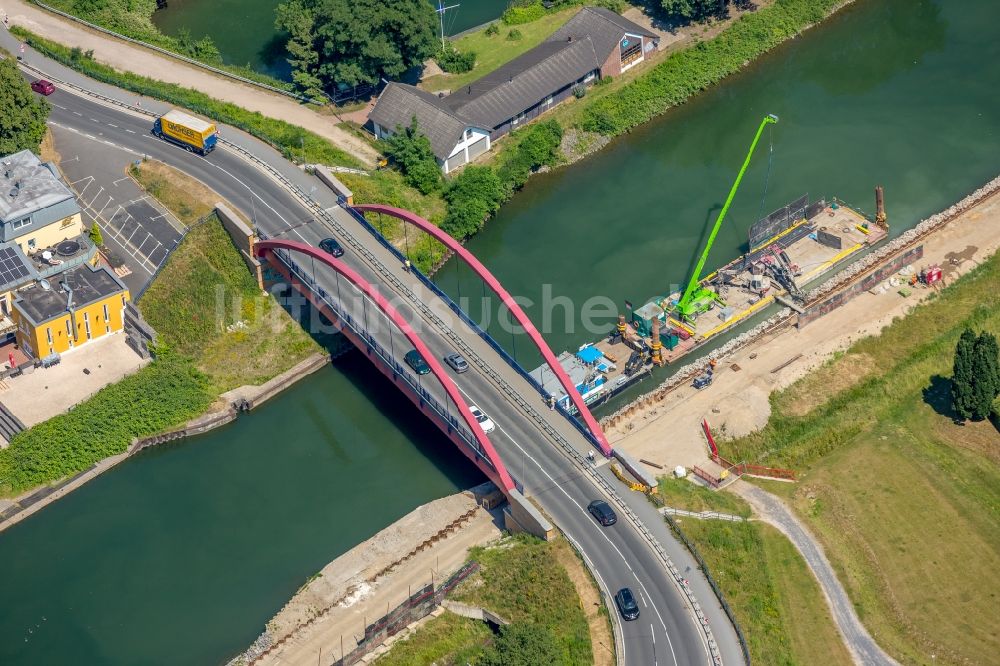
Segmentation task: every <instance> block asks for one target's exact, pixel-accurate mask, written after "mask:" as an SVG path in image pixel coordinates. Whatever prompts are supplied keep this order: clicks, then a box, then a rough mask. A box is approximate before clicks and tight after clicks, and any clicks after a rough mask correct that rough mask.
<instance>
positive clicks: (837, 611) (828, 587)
mask: <svg viewBox="0 0 1000 666" xmlns="http://www.w3.org/2000/svg"><path fill="white" fill-rule="evenodd" d="M731 490H732V491H733V492H735V493H736V494H737V495H739V496H740V497H742V498H743V499H745V500H746V501H747V502H749V503H750V506H752V507H753V510H754V511H755V512H756V513H757V514H758V515H759V516H760V518H761V520H763V521H765V522H767V523H770V524H771V525H774V526H775V527H776V528H777V529H778V530H779V531H780V532H781V533H782V534H784V535H785V536H786V537H788V539H789V540H790V541H791V542H792V543H793V544H794V545H795V548H796V549H798V551H799V553H801V554H802V557H803V559H805V561H806V564H807V565H808V566H809V569H810V570H812V572H813V575H814V576H816V580H817V581H818V582H819V586H820V588H821V589H822V590H823V595H824V596H825V597H826V600H827V604H828V605H829V606H830V611H831V614H832V615H833V620H834V622H836V624H837V629H838V630H839V631H840V634H841V636H843V638H844V644H845V645H846V646H847V649H848V650H849V651H850V652H851V656H852V657H854V661H855V663H857V664H864V665H865V666H869V665H875V664H894V665H896V664H898V662H896V661H895V660H894V659H893V658H892V657H890V656H889V655H887V654H886V653H885V652H884V651H883V650H882V648H881V647H879V646H878V644H877V643H876V642H875V641H874V640H873V639H872V637H871V635H870V634H869V633H868V630H867V629H865V626H864V625H863V624H861V620H860V619H859V618H858V615H857V613H855V611H854V605H853V604H852V603H851V600H850V598H849V597H848V596H847V592H846V591H845V590H844V587H843V585H841V584H840V581H839V580H838V579H837V575H836V574H835V573H834V572H833V567H831V566H830V561H829V560H827V559H826V555H825V554H824V553H823V547H822V546H821V545H820V544H819V542H818V541H816V538H815V537H814V536H813V535H812V534H811V533H810V532H809V530H808V529H806V527H805V525H803V524H802V522H801V521H799V519H798V518H796V517H795V515H794V514H793V513H792V511H791V510H790V509H789V508H788V507H787V506H785V505H784V503H782V501H781V500H780V499H778V498H777V497H775V496H774V495H772V494H771V493H769V492H767V491H765V490H763V489H761V488H758V487H757V486H754V485H751V484H749V483H747V482H746V481H737V482H736V483H735V484H733V485H732V487H731Z"/></svg>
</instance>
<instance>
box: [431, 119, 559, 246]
mask: <svg viewBox="0 0 1000 666" xmlns="http://www.w3.org/2000/svg"><path fill="white" fill-rule="evenodd" d="M515 139H516V143H515V144H514V146H513V147H512V148H511V149H509V150H508V151H506V152H504V153H503V154H502V155H501V156H500V159H499V160H498V164H497V166H495V167H487V166H469V167H466V168H465V170H464V171H462V173H461V174H459V176H458V177H457V178H455V180H453V181H452V183H451V185H450V186H449V187H448V189H447V190H446V191H445V193H444V198H445V200H446V201H447V202H448V215H447V216H446V217H445V219H444V222H443V223H442V224H441V228H442V229H444V230H445V231H446V232H448V233H449V234H450V235H451V236H452V237H453V238H456V239H458V240H462V239H463V238H466V237H468V236H471V235H472V234H474V233H476V232H477V231H479V230H480V229H481V228H482V226H483V223H485V222H486V220H487V219H488V218H489V216H490V215H493V214H494V213H496V212H497V211H498V210H500V206H501V205H503V203H504V202H505V201H507V200H508V199H509V198H510V197H511V196H512V195H513V194H514V192H516V191H517V190H518V189H520V188H521V186H523V185H524V183H525V181H526V180H528V177H529V176H530V175H531V173H532V172H533V171H534V170H536V169H538V168H539V167H541V166H545V165H553V164H555V163H556V162H558V160H559V143H560V142H561V141H562V127H561V126H560V125H559V123H558V122H557V121H555V120H549V121H546V122H544V123H538V124H537V125H532V126H530V127H528V128H526V129H524V130H521V131H519V132H517V133H515V134H514V135H512V136H511V140H515Z"/></svg>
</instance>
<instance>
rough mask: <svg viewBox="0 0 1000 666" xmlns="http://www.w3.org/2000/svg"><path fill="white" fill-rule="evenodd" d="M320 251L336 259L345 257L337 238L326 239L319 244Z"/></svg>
mask: <svg viewBox="0 0 1000 666" xmlns="http://www.w3.org/2000/svg"><path fill="white" fill-rule="evenodd" d="M319 249H321V250H323V251H324V252H326V253H327V254H329V255H331V256H334V257H342V256H344V248H342V247H341V246H340V243H338V242H337V239H335V238H324V239H323V240H321V241H320V242H319Z"/></svg>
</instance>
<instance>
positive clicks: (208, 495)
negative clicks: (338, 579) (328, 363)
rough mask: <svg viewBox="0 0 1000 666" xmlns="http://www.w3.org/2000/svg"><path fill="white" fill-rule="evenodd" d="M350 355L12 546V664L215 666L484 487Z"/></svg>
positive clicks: (3, 640) (144, 461) (130, 466)
mask: <svg viewBox="0 0 1000 666" xmlns="http://www.w3.org/2000/svg"><path fill="white" fill-rule="evenodd" d="M395 395H396V394H395V393H394V392H393V391H392V389H391V388H390V387H389V386H388V385H387V382H385V381H384V380H383V379H382V378H381V376H380V375H378V374H377V373H372V372H371V369H370V367H369V366H368V363H367V361H366V360H365V359H364V358H363V357H361V356H359V355H357V354H348V355H346V356H343V357H341V358H339V359H338V360H337V361H336V362H335V364H334V366H333V367H332V368H327V369H324V370H321V371H319V372H317V373H315V374H313V375H312V376H310V377H308V378H306V379H305V380H303V381H301V382H299V383H298V384H296V385H295V386H293V387H292V388H291V389H289V390H288V391H286V392H284V393H282V394H280V395H279V396H277V397H276V398H274V399H273V400H272V401H271V402H269V403H268V404H266V405H264V406H263V407H261V408H260V409H259V410H255V412H253V413H251V414H248V415H246V416H244V417H242V418H239V419H237V420H236V421H235V422H233V423H231V424H229V425H226V426H225V427H223V428H220V429H217V430H214V431H212V432H210V433H207V434H205V435H200V436H197V437H193V438H190V439H186V440H179V441H177V442H172V443H169V444H164V445H161V446H158V447H155V448H152V449H149V450H146V451H144V452H143V453H141V454H140V455H137V456H134V457H132V458H129V459H128V460H125V461H124V462H122V463H120V464H119V465H118V466H117V467H116V468H115V470H114V471H113V473H111V474H106V475H103V476H101V477H100V478H98V479H96V480H94V481H93V482H90V483H88V484H86V485H85V486H83V487H82V488H80V489H79V490H77V491H75V492H73V493H71V494H70V495H69V496H67V497H66V498H64V499H63V500H62V501H59V502H56V503H54V504H52V505H51V506H50V507H48V508H47V509H46V511H44V512H42V513H40V514H39V515H37V516H33V517H32V518H31V519H29V520H25V521H23V522H22V523H20V524H19V525H16V526H14V527H13V528H12V529H10V530H7V531H5V532H3V533H2V534H0V567H2V568H3V570H4V571H5V572H6V573H7V578H6V580H7V581H8V583H7V584H5V585H4V586H3V589H2V590H0V662H3V663H5V664H37V663H62V662H66V661H72V660H78V661H83V662H88V663H105V664H133V663H136V662H137V661H143V662H145V663H164V664H166V663H170V664H176V663H218V662H221V661H223V660H224V659H225V658H227V657H229V656H231V655H233V654H235V653H237V652H239V651H240V650H242V649H243V648H244V647H245V646H246V645H248V644H250V643H251V642H252V641H253V640H254V638H255V637H256V636H257V634H258V633H259V632H260V628H261V627H262V626H264V624H265V623H266V622H267V621H268V619H269V618H271V617H272V616H273V615H274V614H275V613H276V612H277V611H278V610H279V609H280V608H281V607H282V605H283V604H284V603H285V602H286V601H287V600H288V599H289V598H290V597H291V596H292V595H293V594H294V592H295V591H296V590H297V589H298V588H299V587H300V586H301V585H302V584H303V583H304V582H305V581H306V579H307V578H308V577H309V576H311V575H312V574H314V573H315V572H317V571H319V570H320V569H321V568H322V567H323V566H324V565H325V564H326V563H327V562H329V561H330V559H331V558H333V557H336V556H338V555H339V554H341V553H344V552H346V551H347V550H349V549H350V548H352V547H354V546H355V545H357V544H358V543H361V542H362V541H364V540H365V539H367V538H369V537H370V536H371V535H373V534H374V533H376V532H377V531H379V530H380V529H382V528H384V527H386V526H388V525H390V524H392V523H393V522H394V521H396V520H397V519H399V518H400V517H402V516H403V515H405V514H406V513H408V512H409V511H411V510H412V509H413V508H414V507H416V506H419V505H421V504H425V503H426V502H429V501H431V500H434V499H437V498H440V497H445V496H447V495H451V494H453V493H455V492H458V491H459V490H461V489H463V488H468V487H470V486H472V485H475V484H476V483H478V482H480V481H481V477H480V476H479V473H478V471H477V470H475V468H473V467H472V466H471V464H469V463H467V462H466V461H465V459H464V458H462V457H461V456H456V455H454V450H453V447H452V445H451V444H450V443H447V442H441V437H440V433H439V432H438V431H437V429H436V428H434V426H433V425H432V424H430V423H429V422H427V421H426V420H425V419H424V418H423V417H422V416H421V414H420V413H419V412H418V411H417V410H416V409H414V408H412V407H410V406H409V403H406V402H405V401H399V400H397V399H395Z"/></svg>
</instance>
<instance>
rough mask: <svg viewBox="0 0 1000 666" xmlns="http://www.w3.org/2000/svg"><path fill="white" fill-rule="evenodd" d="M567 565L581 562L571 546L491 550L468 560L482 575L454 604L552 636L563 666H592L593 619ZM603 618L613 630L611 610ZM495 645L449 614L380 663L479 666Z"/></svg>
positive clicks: (482, 631) (526, 543) (523, 541)
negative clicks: (590, 620)
mask: <svg viewBox="0 0 1000 666" xmlns="http://www.w3.org/2000/svg"><path fill="white" fill-rule="evenodd" d="M566 557H569V558H574V559H575V558H576V557H577V555H576V554H575V553H574V552H573V550H572V548H571V547H570V545H569V544H568V543H566V541H565V540H563V539H557V540H555V541H551V542H544V541H539V540H538V539H535V538H533V537H528V536H523V535H522V536H516V537H510V538H507V539H505V540H503V541H502V542H500V543H499V544H497V545H495V546H491V547H489V548H475V549H473V550H472V552H471V553H470V554H469V558H470V559H472V560H475V561H477V562H479V564H480V567H481V568H480V570H479V572H478V573H477V574H475V575H474V576H471V577H469V578H468V579H467V580H466V581H464V582H463V583H462V584H461V585H459V586H458V588H456V589H455V591H454V592H453V593H452V594H451V598H452V599H455V600H456V601H461V602H463V603H467V604H472V605H475V606H482V607H484V608H488V609H490V610H491V611H493V612H494V613H496V614H497V615H499V616H500V617H502V618H504V619H505V620H507V621H508V622H525V623H531V624H537V625H541V626H543V627H545V628H547V629H549V630H550V631H551V632H552V634H553V635H554V636H555V639H556V642H557V644H558V645H559V646H560V648H561V650H562V659H561V660H560V662H559V663H560V664H562V665H564V666H579V665H581V664H592V663H594V657H593V653H592V648H591V640H590V631H589V629H588V618H587V616H586V614H585V613H584V609H583V608H582V607H581V603H580V594H578V592H577V588H576V586H575V585H574V581H573V580H572V579H571V576H570V574H569V573H568V572H567V569H566V568H565V567H564V566H563V565H562V564H561V563H560V562H562V561H566V560H565V558H566ZM589 584H590V585H593V582H592V581H591V582H590V583H589ZM602 609H603V606H602ZM602 613H603V615H602V617H603V618H604V620H603V621H604V622H607V612H606V610H602ZM470 622H471V624H470ZM473 625H474V626H473ZM608 631H610V627H608ZM609 635H610V634H609ZM492 638H493V634H492V633H491V632H490V631H489V630H488V629H487V628H486V627H485V625H483V624H482V623H479V622H474V621H469V620H465V619H462V618H457V617H455V616H452V615H450V614H448V613H446V614H444V615H442V616H441V617H439V618H436V619H434V620H430V621H429V622H427V624H425V625H424V626H423V627H421V628H420V629H418V630H417V631H416V632H415V633H414V635H413V636H412V637H410V638H409V639H407V640H406V641H402V642H400V643H397V644H396V645H394V646H393V647H392V649H391V650H389V652H388V653H386V654H385V655H383V656H382V657H381V658H379V659H378V660H377V661H376V662H375V663H376V664H378V665H379V666H386V665H391V666H397V665H403V664H407V665H409V664H413V665H414V666H416V665H417V664H429V663H435V664H442V665H445V664H455V665H456V666H464V665H465V664H467V663H475V660H476V658H477V657H478V656H479V655H481V654H482V653H483V652H484V651H485V649H486V647H487V646H488V645H489V643H490V642H491V640H492ZM602 663H604V662H603V661H602Z"/></svg>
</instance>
